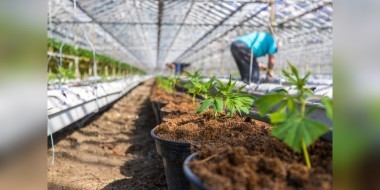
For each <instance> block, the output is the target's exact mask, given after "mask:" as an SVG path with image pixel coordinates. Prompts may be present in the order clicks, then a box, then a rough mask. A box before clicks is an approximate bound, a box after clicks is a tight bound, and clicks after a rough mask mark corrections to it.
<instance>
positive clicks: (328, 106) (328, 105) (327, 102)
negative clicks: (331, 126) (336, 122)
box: [322, 96, 333, 120]
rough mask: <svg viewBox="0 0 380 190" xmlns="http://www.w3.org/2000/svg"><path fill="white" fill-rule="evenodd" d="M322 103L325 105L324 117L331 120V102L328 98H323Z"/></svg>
mask: <svg viewBox="0 0 380 190" xmlns="http://www.w3.org/2000/svg"><path fill="white" fill-rule="evenodd" d="M322 102H323V104H324V105H325V109H326V115H327V117H328V118H329V119H331V120H332V119H333V101H332V100H331V99H330V98H328V97H326V96H325V97H323V98H322Z"/></svg>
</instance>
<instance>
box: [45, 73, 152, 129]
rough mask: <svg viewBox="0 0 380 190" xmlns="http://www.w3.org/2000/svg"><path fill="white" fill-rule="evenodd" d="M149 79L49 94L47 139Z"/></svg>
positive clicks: (70, 88)
mask: <svg viewBox="0 0 380 190" xmlns="http://www.w3.org/2000/svg"><path fill="white" fill-rule="evenodd" d="M150 78H152V76H139V77H132V78H130V79H123V80H118V81H114V82H111V83H99V84H97V85H96V86H75V87H65V88H61V89H52V90H48V118H49V126H48V129H47V135H48V136H49V135H50V134H54V133H55V132H57V131H59V130H61V129H63V128H65V127H66V126H69V125H71V124H73V123H75V122H76V121H78V120H80V119H82V118H84V117H86V116H87V115H90V114H92V113H94V112H97V111H98V110H101V109H102V108H104V107H106V106H107V105H110V104H112V103H113V102H115V101H116V100H118V99H119V98H121V97H122V96H123V95H125V94H126V93H127V92H129V91H130V90H131V89H133V88H134V87H136V86H137V85H139V84H140V83H142V82H144V81H146V80H148V79H150Z"/></svg>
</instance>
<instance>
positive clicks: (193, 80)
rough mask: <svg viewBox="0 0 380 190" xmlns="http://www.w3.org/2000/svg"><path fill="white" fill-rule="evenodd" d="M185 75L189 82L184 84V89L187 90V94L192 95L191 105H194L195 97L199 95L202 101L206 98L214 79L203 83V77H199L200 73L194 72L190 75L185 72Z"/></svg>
mask: <svg viewBox="0 0 380 190" xmlns="http://www.w3.org/2000/svg"><path fill="white" fill-rule="evenodd" d="M186 75H187V76H188V78H189V79H190V82H188V83H186V84H185V86H184V87H185V88H186V89H187V93H189V94H192V96H193V104H195V97H196V96H198V95H200V96H202V97H203V98H204V99H207V98H208V95H209V93H208V92H209V89H210V88H211V87H212V86H214V83H215V79H214V78H211V79H210V80H208V81H207V82H205V83H203V82H202V79H203V78H204V77H203V76H201V75H200V71H199V70H198V71H196V72H195V73H194V74H190V73H188V72H186Z"/></svg>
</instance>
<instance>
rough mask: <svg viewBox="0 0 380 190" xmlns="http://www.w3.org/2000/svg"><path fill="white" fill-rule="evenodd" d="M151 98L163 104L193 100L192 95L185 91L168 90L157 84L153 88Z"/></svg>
mask: <svg viewBox="0 0 380 190" xmlns="http://www.w3.org/2000/svg"><path fill="white" fill-rule="evenodd" d="M150 100H151V101H155V102H160V103H163V104H168V103H171V102H172V103H176V104H179V103H181V102H191V101H192V99H191V97H190V96H189V95H188V94H186V93H184V92H177V91H173V92H167V91H165V90H163V89H162V88H159V87H157V86H154V87H153V88H152V89H151V95H150Z"/></svg>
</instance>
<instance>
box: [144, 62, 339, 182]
mask: <svg viewBox="0 0 380 190" xmlns="http://www.w3.org/2000/svg"><path fill="white" fill-rule="evenodd" d="M289 68H290V71H286V70H283V71H282V73H283V75H284V76H285V77H286V78H287V80H288V81H289V82H290V83H291V84H292V85H294V86H296V88H297V91H298V93H297V95H296V96H292V95H290V94H289V93H288V92H287V91H286V90H285V89H281V90H277V91H275V92H274V93H271V94H267V95H264V96H262V97H260V98H259V99H256V98H255V97H253V96H252V95H249V94H245V93H242V92H241V91H242V89H244V87H245V86H242V87H240V88H236V81H232V80H231V78H230V79H229V81H228V82H227V83H223V82H221V81H220V80H218V79H217V78H215V77H213V78H210V79H207V80H206V79H205V77H203V76H201V74H200V71H196V72H195V73H186V74H187V77H188V79H189V82H188V83H186V84H185V85H184V86H183V87H184V88H185V89H187V93H188V94H186V93H184V92H178V91H175V88H174V86H175V84H176V83H178V81H179V80H178V79H177V78H164V77H160V78H158V79H157V81H156V83H157V85H156V87H155V88H154V89H153V90H152V98H151V100H152V102H155V103H157V104H158V103H159V104H161V105H160V106H159V107H154V109H155V110H156V112H157V114H156V116H157V117H158V118H160V119H159V120H158V123H159V125H158V126H157V127H155V128H154V129H153V130H152V131H151V135H152V137H153V138H154V139H155V142H156V148H157V151H158V153H159V154H160V155H161V156H162V160H163V164H164V168H165V174H166V178H167V183H168V188H169V189H188V188H189V185H190V183H191V185H192V186H193V187H195V188H197V189H233V188H234V189H289V188H290V189H292V188H293V189H295V188H308V189H309V188H311V189H330V188H331V184H332V179H331V173H332V169H331V161H332V149H331V143H330V142H325V141H322V140H319V137H320V136H322V135H323V134H325V133H326V132H328V131H329V128H328V127H327V126H326V125H325V124H323V123H321V122H319V121H316V120H313V119H310V118H308V115H309V114H310V113H312V112H313V109H308V107H307V106H306V102H307V100H308V97H310V96H311V95H312V91H311V90H310V89H308V88H307V87H306V80H307V78H308V77H309V76H310V73H308V74H306V75H305V76H304V77H301V76H300V75H299V73H298V71H297V69H296V68H295V67H294V66H292V65H291V64H289ZM197 97H198V98H200V99H197ZM322 102H324V104H325V107H326V110H327V111H326V113H328V115H329V117H330V118H332V101H331V100H329V99H328V98H323V101H322ZM255 108H256V109H257V110H258V112H259V113H260V114H261V116H263V117H264V116H265V115H266V116H269V118H270V122H263V121H264V119H263V120H256V119H253V118H252V117H250V116H249V114H250V110H252V109H255ZM192 153H193V154H192ZM302 163H304V164H302ZM312 164H313V165H312ZM312 166H313V167H312ZM189 182H190V183H189Z"/></svg>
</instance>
